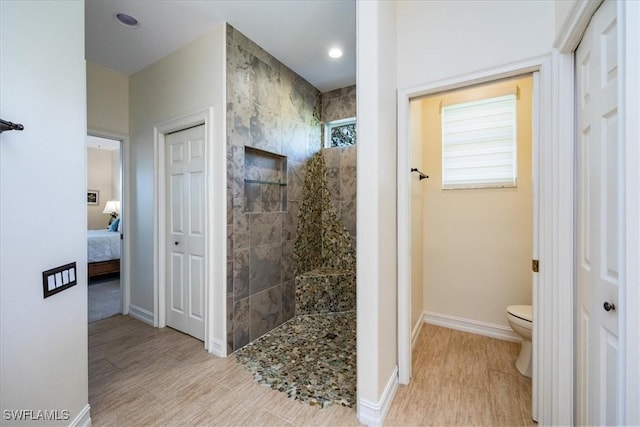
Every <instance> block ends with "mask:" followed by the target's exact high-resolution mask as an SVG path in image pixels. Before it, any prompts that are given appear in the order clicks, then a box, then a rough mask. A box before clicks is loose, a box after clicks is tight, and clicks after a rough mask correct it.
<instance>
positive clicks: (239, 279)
mask: <svg viewBox="0 0 640 427" xmlns="http://www.w3.org/2000/svg"><path fill="white" fill-rule="evenodd" d="M248 296H249V249H242V250H239V251H236V253H235V259H234V262H233V300H234V301H239V300H241V299H242V298H246V297H248Z"/></svg>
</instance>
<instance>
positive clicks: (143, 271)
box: [128, 24, 226, 342]
mask: <svg viewBox="0 0 640 427" xmlns="http://www.w3.org/2000/svg"><path fill="white" fill-rule="evenodd" d="M224 61H225V25H224V24H220V25H219V26H217V27H216V28H215V29H213V30H212V31H211V32H209V33H208V34H206V35H204V36H202V37H200V38H199V39H197V40H195V41H193V42H191V43H189V44H188V45H186V46H185V47H183V48H181V49H179V50H177V51H175V52H173V53H172V54H170V55H168V56H166V57H164V58H163V59H161V60H159V61H158V62H156V63H154V64H152V65H150V66H149V67H147V68H145V69H144V70H142V71H139V72H137V73H135V74H133V75H131V77H130V81H129V83H130V87H129V100H130V106H129V108H130V132H129V134H130V148H129V150H130V153H129V157H130V164H131V167H130V171H129V176H130V183H131V184H130V188H129V195H128V199H129V213H130V216H129V221H130V223H131V224H130V225H128V226H129V228H128V230H130V231H129V235H130V236H131V249H130V251H129V253H130V257H131V265H134V266H135V268H134V269H132V271H131V307H132V309H135V310H138V312H141V310H144V311H145V312H148V313H153V310H154V300H153V295H154V294H153V241H154V239H153V231H154V230H153V215H154V210H153V201H154V193H153V191H154V183H153V182H154V136H153V129H154V126H156V125H158V124H160V123H162V122H164V121H167V120H170V119H175V118H178V117H182V116H185V115H187V114H192V113H194V112H196V111H202V110H204V109H206V108H208V107H213V109H214V119H213V123H212V127H213V129H214V131H213V132H214V140H213V141H211V144H212V145H214V144H215V145H218V146H219V145H221V144H225V135H224V121H223V119H224V117H225V116H224V114H225V88H226V82H225V62H224ZM214 162H216V159H214ZM218 164H219V163H218V162H216V165H218ZM220 191H224V190H223V189H222V190H220V189H219V188H214V189H212V193H211V195H210V197H213V198H214V200H216V201H220V200H223V199H224V197H225V195H224V193H222V194H220V193H219V192H220ZM216 203H218V202H216ZM214 216H215V213H214ZM222 256H223V257H224V254H223V255H222ZM217 288H218V286H217V284H216V289H217ZM223 298H224V296H222V295H217V294H216V300H223ZM214 315H215V316H220V315H221V313H215V314H214ZM210 320H211V322H212V324H214V325H222V324H224V319H222V318H215V319H210ZM215 334H216V339H219V340H220V342H224V335H223V333H222V331H216V332H215Z"/></svg>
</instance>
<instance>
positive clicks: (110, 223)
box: [87, 135, 125, 323]
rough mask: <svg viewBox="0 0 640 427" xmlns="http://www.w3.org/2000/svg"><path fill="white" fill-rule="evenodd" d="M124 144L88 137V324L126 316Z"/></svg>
mask: <svg viewBox="0 0 640 427" xmlns="http://www.w3.org/2000/svg"><path fill="white" fill-rule="evenodd" d="M122 147H123V140H122V139H116V138H107V137H103V136H96V135H87V262H88V266H87V273H88V281H87V282H88V289H87V298H88V322H89V323H91V322H95V321H98V320H102V319H105V318H108V317H111V316H115V315H118V314H122V313H123V312H124V308H125V305H124V303H123V300H124V298H123V296H124V292H123V286H122V284H123V283H124V275H123V268H122V265H123V263H122V259H123V246H124V245H123V227H124V223H123V221H122V212H123V209H124V203H123V197H122V196H123V185H122V181H123V180H122V171H123V168H122V162H123V155H122Z"/></svg>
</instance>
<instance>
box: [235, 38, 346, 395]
mask: <svg viewBox="0 0 640 427" xmlns="http://www.w3.org/2000/svg"><path fill="white" fill-rule="evenodd" d="M354 116H355V86H352V87H348V88H343V89H337V90H335V91H332V92H328V93H324V94H321V93H320V92H319V91H318V90H317V89H316V88H314V87H313V86H311V85H310V84H309V83H308V82H306V81H305V80H304V79H303V78H301V77H300V76H298V75H296V74H295V73H293V72H292V71H291V70H290V69H289V68H287V67H286V66H285V65H283V64H281V63H280V62H278V61H277V60H276V59H275V58H273V57H272V56H271V55H270V54H269V53H268V52H266V51H264V50H263V49H261V48H260V47H259V46H257V45H256V44H255V43H253V42H252V41H251V40H249V39H248V38H247V37H245V36H244V35H243V34H242V33H240V32H239V31H237V30H236V29H234V28H233V27H231V26H227V171H228V172H227V206H228V210H227V230H228V233H227V254H228V257H227V313H228V319H227V325H228V328H227V349H228V352H229V353H231V352H233V351H236V350H239V349H242V350H241V351H240V352H237V354H238V358H239V359H241V358H242V357H245V362H246V361H250V362H251V361H253V365H254V366H257V365H259V366H260V367H261V368H260V369H262V374H261V373H259V372H257V371H256V370H254V376H255V377H256V379H258V380H260V378H262V379H263V380H264V381H263V382H267V383H269V382H271V385H272V386H273V387H274V388H282V389H283V391H285V389H286V390H288V392H289V393H290V394H296V392H297V393H298V396H297V397H298V398H300V399H301V400H305V401H308V402H311V403H313V402H316V403H321V404H323V405H324V404H327V403H331V402H339V403H341V404H343V405H347V406H350V405H351V404H352V402H351V400H350V398H349V397H347V398H345V397H344V393H343V391H340V390H341V389H342V388H345V389H346V395H347V396H349V395H353V396H354V397H355V243H356V235H355V217H356V211H355V206H356V203H355V188H356V186H355V185H356V167H355V166H356V148H355V146H353V147H347V148H332V149H322V129H323V121H328V120H335V119H339V118H346V117H354ZM310 169H312V170H310ZM309 171H310V172H311V174H308V173H307V172H309ZM305 176H311V178H309V179H311V180H312V181H313V180H315V182H314V184H318V183H320V184H321V185H320V187H318V186H317V185H316V187H317V188H320V189H321V190H322V191H323V193H322V197H316V198H315V199H317V200H315V201H318V200H321V201H322V203H321V205H322V206H320V209H321V210H320V211H319V212H320V217H319V219H318V217H317V216H316V217H315V218H316V219H315V220H314V222H313V223H319V222H323V223H324V225H325V226H326V227H328V229H329V230H330V232H327V231H324V230H323V231H321V232H320V233H319V234H318V232H317V230H316V231H315V234H313V233H314V231H313V230H310V229H309V220H310V218H308V215H306V214H304V213H303V214H301V210H302V207H303V205H305V203H306V204H307V205H308V204H310V203H311V202H309V200H306V201H305V200H304V191H303V187H304V184H305ZM322 182H324V185H322ZM305 210H308V209H306V208H305ZM317 214H318V211H317V210H316V212H315V215H317ZM303 217H304V218H303ZM299 218H300V219H299ZM299 221H303V223H302V224H301V223H300V222H299ZM328 224H331V225H328ZM300 235H302V236H301V237H300ZM310 236H311V237H310ZM312 237H313V238H312ZM316 237H320V238H321V240H320V242H319V243H313V242H312V241H315V240H316ZM314 245H315V246H314ZM312 249H313V251H314V256H315V255H319V256H320V257H319V258H318V257H316V258H314V256H309V255H305V254H308V252H309V250H312ZM318 250H319V251H318ZM331 260H332V261H331ZM322 268H324V269H325V270H319V271H316V272H315V273H316V274H315V275H313V274H312V275H309V274H308V272H309V271H312V270H317V269H322ZM326 268H330V269H331V271H328V270H326ZM303 273H305V274H306V275H305V274H303ZM296 276H297V277H296ZM329 283H334V284H336V286H331V285H328V284H329ZM322 284H324V287H323V286H322ZM338 287H340V288H342V289H343V290H344V292H340V293H336V292H335V291H336V289H337V288H338ZM297 288H298V290H297ZM305 289H306V292H305ZM311 289H313V291H310V290H311ZM319 290H320V291H319ZM311 293H314V296H316V295H315V294H317V296H318V297H319V298H311V299H309V298H306V299H305V295H307V296H308V295H310V294H311ZM345 295H347V296H345ZM296 314H299V315H298V316H296ZM294 316H295V317H294ZM314 319H315V320H314ZM281 325H282V326H281ZM329 331H336V332H335V333H333V334H330V333H328V332H329ZM265 334H266V335H265ZM332 335H336V336H332ZM261 337H262V338H261ZM274 337H275V338H274ZM266 338H270V339H272V340H273V339H276V342H277V343H278V344H277V348H276V349H275V354H279V355H280V356H282V355H285V357H284V359H278V358H276V359H278V360H276V359H274V358H273V357H272V358H271V359H269V360H266V359H261V360H258V357H256V355H255V354H251V351H249V349H251V348H255V345H256V343H257V342H258V341H259V340H260V339H262V340H264V339H266ZM296 340H298V341H299V340H303V341H304V340H306V342H307V345H309V343H310V342H313V345H312V346H313V347H317V349H318V354H319V355H320V356H319V360H318V363H320V365H318V366H315V368H314V367H313V366H311V365H309V364H301V363H295V361H294V363H292V360H286V358H287V357H294V358H295V343H296ZM309 340H311V341H309ZM249 343H251V345H247V344H249ZM287 343H288V344H287ZM287 345H289V347H287ZM291 346H293V347H291ZM243 347H244V348H243ZM351 348H352V350H351ZM272 350H273V349H272ZM347 350H349V351H347ZM242 352H244V353H242ZM241 354H243V355H244V356H242V357H241V356H240V355H241ZM302 359H304V357H303V358H302ZM307 362H309V360H307ZM280 365H282V366H280ZM283 366H287V367H288V368H287V369H288V372H289V374H291V375H294V376H295V375H297V374H295V371H300V372H302V371H305V372H306V374H305V376H304V378H305V381H310V382H311V383H316V384H317V383H318V381H320V382H324V383H325V384H327V387H325V388H324V389H323V388H322V387H320V388H318V387H315V388H314V387H312V389H308V388H307V390H306V391H304V390H301V389H300V387H298V386H299V384H297V385H294V387H291V384H290V383H289V384H288V385H287V386H285V385H284V384H283V383H280V384H276V385H274V383H273V381H278V380H273V377H269V375H265V374H264V373H265V372H266V371H270V372H273V371H274V370H275V371H278V370H280V371H282V367H283ZM327 370H328V371H327ZM311 371H313V372H311ZM329 371H330V372H333V373H334V375H333V376H332V377H331V378H332V379H331V380H322V378H326V376H327V372H329ZM314 376H317V378H316V379H317V380H318V381H316V380H314V379H313V378H311V377H314ZM265 378H267V379H266V380H265ZM287 387H288V388H287ZM336 390H337V391H336Z"/></svg>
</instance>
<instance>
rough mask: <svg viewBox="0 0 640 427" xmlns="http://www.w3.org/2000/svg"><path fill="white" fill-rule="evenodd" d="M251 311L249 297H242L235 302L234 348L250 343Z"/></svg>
mask: <svg viewBox="0 0 640 427" xmlns="http://www.w3.org/2000/svg"><path fill="white" fill-rule="evenodd" d="M250 328H251V313H250V311H249V298H244V299H241V300H240V301H236V302H235V303H234V304H233V348H234V349H238V348H240V347H243V346H245V345H247V344H249V341H250Z"/></svg>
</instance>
